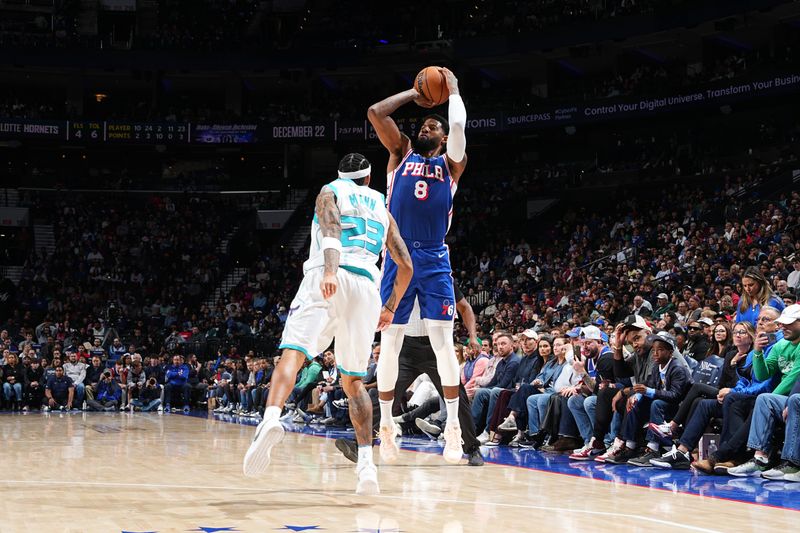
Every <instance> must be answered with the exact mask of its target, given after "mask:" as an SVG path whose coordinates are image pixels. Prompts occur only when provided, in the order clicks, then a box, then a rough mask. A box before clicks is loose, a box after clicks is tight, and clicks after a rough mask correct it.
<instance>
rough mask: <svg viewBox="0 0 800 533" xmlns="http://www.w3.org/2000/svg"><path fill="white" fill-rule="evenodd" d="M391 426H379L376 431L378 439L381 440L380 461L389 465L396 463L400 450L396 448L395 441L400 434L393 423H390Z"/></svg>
mask: <svg viewBox="0 0 800 533" xmlns="http://www.w3.org/2000/svg"><path fill="white" fill-rule="evenodd" d="M391 424H392V425H391V426H381V427H380V429H379V430H378V437H380V439H381V445H380V453H381V461H383V462H384V463H390V464H391V463H396V462H397V458H398V456H399V455H400V448H399V447H398V446H397V440H396V438H397V437H398V436H399V434H400V432H399V431H398V430H397V426H396V425H395V423H394V422H391Z"/></svg>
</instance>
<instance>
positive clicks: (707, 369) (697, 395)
mask: <svg viewBox="0 0 800 533" xmlns="http://www.w3.org/2000/svg"><path fill="white" fill-rule="evenodd" d="M716 327H717V328H721V326H720V325H717V326H716ZM719 335H720V333H719V331H717V332H715V336H719ZM754 338H755V330H754V329H753V326H752V325H751V324H750V322H737V323H736V325H734V327H733V344H732V345H731V346H730V348H729V349H728V350H727V352H726V353H725V358H724V359H720V360H719V361H716V360H715V359H719V358H718V357H716V356H710V357H707V358H706V359H705V360H704V361H702V362H701V363H700V365H699V366H698V368H697V370H696V371H695V372H694V374H693V375H692V379H693V380H694V383H693V384H692V387H691V389H689V392H688V393H687V394H686V398H684V400H683V401H682V402H681V405H680V407H679V408H678V412H677V414H676V415H675V417H674V418H673V419H672V420H671V421H670V422H669V423H668V424H665V425H663V426H660V427H651V428H650V429H652V430H653V431H655V432H657V433H658V434H659V435H661V436H662V437H677V436H679V435H680V433H681V431H682V426H683V424H685V423H686V421H687V420H689V419H690V418H691V416H692V414H693V413H694V410H695V409H696V408H697V406H698V405H699V403H700V401H701V400H704V399H713V398H716V397H717V396H718V395H719V391H720V389H725V388H730V387H733V386H735V385H736V382H737V380H738V374H737V371H739V370H741V369H742V367H743V366H744V364H745V360H746V359H747V354H748V353H750V350H751V349H752V348H753V340H754Z"/></svg>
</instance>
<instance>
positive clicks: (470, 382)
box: [461, 338, 492, 401]
mask: <svg viewBox="0 0 800 533" xmlns="http://www.w3.org/2000/svg"><path fill="white" fill-rule="evenodd" d="M465 352H466V356H467V360H466V361H464V366H462V367H461V384H462V385H464V389H465V390H466V391H467V397H468V398H469V399H470V401H471V400H472V399H473V398H474V397H475V389H476V388H477V385H476V381H477V379H478V378H479V377H481V376H483V374H484V372H486V368H487V367H488V366H489V360H490V359H491V358H492V339H491V338H488V339H483V340H482V341H481V349H480V350H475V349H474V348H473V347H471V346H467V347H466V348H465Z"/></svg>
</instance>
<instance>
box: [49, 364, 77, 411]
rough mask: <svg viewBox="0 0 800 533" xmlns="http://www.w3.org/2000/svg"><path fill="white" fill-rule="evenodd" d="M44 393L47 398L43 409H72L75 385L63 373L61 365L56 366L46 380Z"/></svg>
mask: <svg viewBox="0 0 800 533" xmlns="http://www.w3.org/2000/svg"><path fill="white" fill-rule="evenodd" d="M44 395H45V397H46V398H47V405H46V406H45V407H44V411H50V410H53V409H60V410H62V411H71V410H72V409H73V400H74V399H75V386H74V385H73V384H72V380H71V379H69V377H67V376H66V375H65V373H64V367H63V366H60V365H59V366H57V367H56V368H55V373H54V375H53V376H51V377H50V378H49V379H48V380H47V385H46V386H45V389H44Z"/></svg>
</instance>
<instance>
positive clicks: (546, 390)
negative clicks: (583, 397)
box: [486, 330, 566, 445]
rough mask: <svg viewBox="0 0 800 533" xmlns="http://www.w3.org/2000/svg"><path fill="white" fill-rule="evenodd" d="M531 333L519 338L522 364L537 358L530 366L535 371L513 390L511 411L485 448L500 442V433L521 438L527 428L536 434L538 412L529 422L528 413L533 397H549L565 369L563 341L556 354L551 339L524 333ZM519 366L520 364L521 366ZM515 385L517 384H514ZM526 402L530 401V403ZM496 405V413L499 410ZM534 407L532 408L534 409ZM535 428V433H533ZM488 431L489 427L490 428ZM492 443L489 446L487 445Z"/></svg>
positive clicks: (509, 407)
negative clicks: (511, 433)
mask: <svg viewBox="0 0 800 533" xmlns="http://www.w3.org/2000/svg"><path fill="white" fill-rule="evenodd" d="M525 331H526V332H530V333H529V334H528V335H525V334H523V335H522V345H523V361H533V362H535V361H536V359H537V358H538V359H539V360H540V361H539V362H538V364H535V363H534V364H530V365H529V366H530V367H531V371H533V370H538V372H537V373H536V374H535V375H534V377H533V379H532V380H527V379H524V378H523V380H522V383H521V384H520V385H519V386H517V387H516V389H515V390H514V392H513V393H512V394H511V397H510V398H509V401H508V408H507V409H505V410H510V412H509V413H508V416H506V417H505V419H503V421H502V422H501V423H500V424H499V425H498V427H497V432H498V433H497V434H496V435H495V437H494V438H492V439H491V440H489V442H487V443H486V444H487V445H497V444H499V443H500V441H501V436H502V434H503V433H509V432H513V433H518V435H519V436H520V439H521V438H522V433H521V432H522V430H523V429H524V428H525V427H526V426H529V427H530V428H531V429H530V431H531V434H534V433H536V432H537V431H538V425H539V420H538V411H537V413H536V418H537V419H536V420H535V421H529V415H528V413H529V412H530V408H529V405H534V406H535V405H536V404H535V403H534V402H535V397H538V396H549V395H550V394H552V392H554V390H553V384H554V383H555V381H556V379H557V378H558V375H559V374H560V373H561V368H562V367H563V366H564V363H565V361H566V360H565V359H564V357H563V355H564V341H563V339H562V340H561V341H560V342H559V343H558V347H557V348H558V354H556V353H555V350H554V344H555V342H554V340H553V338H552V337H549V336H546V335H542V336H541V337H538V338H537V335H536V333H535V332H533V331H532V330H525ZM521 366H522V364H521V363H520V367H521ZM515 386H516V384H515ZM528 402H531V404H529V403H528ZM499 408H500V406H499V405H498V406H497V407H495V411H497V409H499ZM534 408H535V407H534ZM533 427H536V428H537V429H536V431H533V429H532V428H533ZM490 429H491V428H490ZM490 443H491V444H490Z"/></svg>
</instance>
